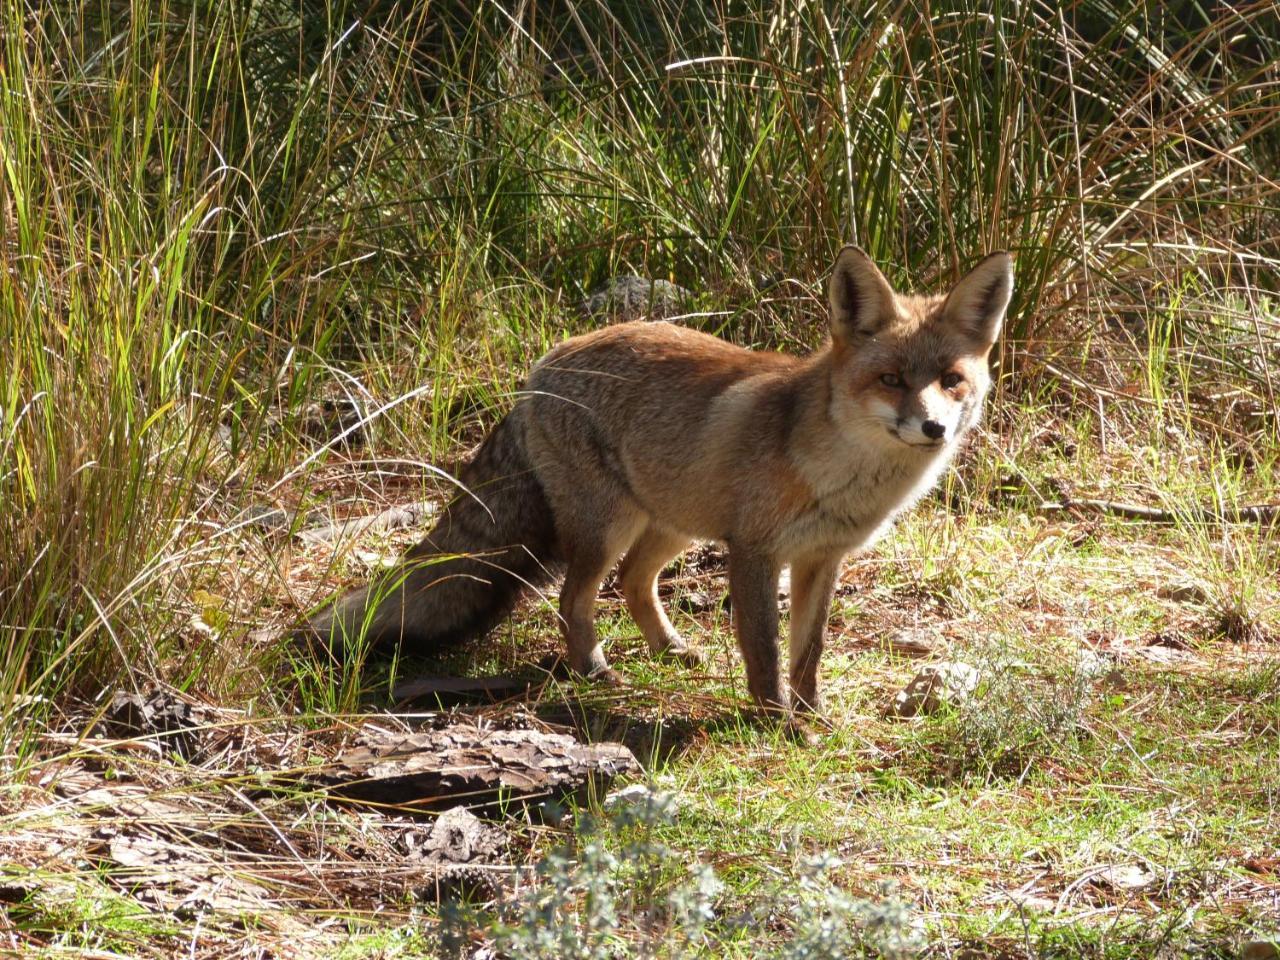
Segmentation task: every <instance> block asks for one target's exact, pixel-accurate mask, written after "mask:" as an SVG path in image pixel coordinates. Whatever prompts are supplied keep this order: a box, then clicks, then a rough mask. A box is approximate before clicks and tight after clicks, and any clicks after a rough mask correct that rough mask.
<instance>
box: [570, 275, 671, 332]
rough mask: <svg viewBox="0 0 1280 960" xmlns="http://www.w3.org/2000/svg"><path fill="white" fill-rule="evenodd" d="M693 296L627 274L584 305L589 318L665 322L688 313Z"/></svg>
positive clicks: (660, 282)
mask: <svg viewBox="0 0 1280 960" xmlns="http://www.w3.org/2000/svg"><path fill="white" fill-rule="evenodd" d="M692 300H693V294H692V293H691V292H689V291H688V290H686V289H685V288H684V287H679V286H676V285H675V284H674V283H671V282H670V281H669V280H648V279H645V278H644V277H637V276H635V275H634V274H623V275H621V276H617V277H613V278H612V279H610V280H606V281H605V282H604V283H602V284H601V285H600V286H598V287H596V288H595V289H594V290H592V291H591V293H589V294H587V298H586V299H585V300H583V301H582V305H581V311H582V313H584V314H586V315H587V316H589V317H597V318H606V319H610V320H616V321H619V322H621V321H627V320H641V319H644V320H662V319H665V318H667V317H673V316H675V315H677V314H679V313H682V312H684V310H685V309H687V307H688V305H689V304H690V303H691V301H692Z"/></svg>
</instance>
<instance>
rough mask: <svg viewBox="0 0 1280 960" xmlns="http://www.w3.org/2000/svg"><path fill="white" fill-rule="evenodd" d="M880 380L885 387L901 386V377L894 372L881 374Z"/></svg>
mask: <svg viewBox="0 0 1280 960" xmlns="http://www.w3.org/2000/svg"><path fill="white" fill-rule="evenodd" d="M880 382H881V383H883V384H884V385H885V386H886V387H900V386H902V378H901V377H900V376H898V375H897V374H896V373H885V374H881V376H880Z"/></svg>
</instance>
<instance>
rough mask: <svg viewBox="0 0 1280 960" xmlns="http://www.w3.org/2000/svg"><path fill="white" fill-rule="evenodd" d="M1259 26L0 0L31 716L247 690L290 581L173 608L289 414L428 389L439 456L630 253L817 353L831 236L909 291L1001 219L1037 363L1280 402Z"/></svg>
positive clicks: (1094, 378)
mask: <svg viewBox="0 0 1280 960" xmlns="http://www.w3.org/2000/svg"><path fill="white" fill-rule="evenodd" d="M1274 24H1275V20H1274V9H1273V6H1272V5H1271V4H1270V3H1263V2H1258V3H1246V4H1236V5H1231V6H1227V5H1222V6H1215V7H1211V8H1206V7H1202V6H1201V5H1196V4H1190V3H1187V4H1165V5H1160V6H1158V7H1157V6H1153V5H1148V4H1138V3H1110V2H1106V0H1091V2H1080V3H1074V4H1068V5H1065V6H1063V5H1050V4H1044V3H996V4H994V5H992V6H990V7H988V8H986V9H984V10H983V11H981V12H976V11H975V10H974V9H972V7H971V5H964V4H950V3H944V4H922V3H917V2H907V3H902V4H896V5H887V4H878V3H873V4H866V5H857V4H850V5H835V6H832V5H824V4H814V3H791V2H772V3H765V2H761V0H749V2H747V3H743V4H737V5H731V6H730V7H725V8H716V7H712V6H706V5H695V4H675V3H669V2H665V0H627V2H622V3H611V4H605V3H602V2H573V0H547V2H532V3H525V4H520V5H512V4H503V3H497V2H494V3H487V4H483V5H478V6H477V5H471V4H461V3H456V2H442V3H438V4H425V5H420V4H410V3H405V2H393V0H386V2H366V3H357V2H354V0H351V2H347V0H330V2H327V3H325V2H315V0H307V2H305V3H302V4H296V3H285V2H283V0H243V2H234V3H226V4H214V5H208V4H202V3H195V2H189V0H157V2H149V3H144V2H141V0H95V2H88V0H86V2H70V3H62V4H38V3H34V2H24V0H4V3H3V6H2V7H0V33H2V34H3V37H2V40H0V42H2V44H3V46H2V48H0V49H2V51H3V52H2V61H0V172H2V183H3V186H2V187H0V261H2V265H3V269H2V270H0V329H2V330H3V340H2V341H0V343H2V349H3V355H2V356H0V365H2V371H3V382H2V383H0V391H2V396H3V406H2V408H0V409H2V410H3V413H2V416H3V422H2V424H0V502H2V503H4V504H5V507H6V509H5V510H4V511H3V514H0V707H3V708H4V710H3V713H4V715H5V716H6V717H14V716H15V714H14V712H13V709H12V708H13V707H14V706H15V705H16V704H18V703H23V704H28V705H30V704H32V703H39V702H43V701H34V700H32V699H31V697H32V695H43V696H49V695H55V694H59V693H63V692H74V693H90V692H94V691H96V690H97V689H98V688H99V686H100V685H102V684H104V683H106V682H114V681H115V680H116V679H117V678H119V677H120V676H121V675H125V676H131V677H133V678H135V679H141V678H144V677H147V676H153V675H160V676H164V677H167V678H169V679H171V680H174V681H176V682H179V683H181V684H184V685H204V686H206V687H209V688H211V690H212V692H215V693H221V694H235V692H236V691H237V690H241V689H242V688H243V687H244V685H245V683H246V681H247V680H249V679H251V678H252V677H253V676H254V675H255V674H254V671H255V670H259V669H261V665H260V664H255V663H253V662H252V660H251V659H250V662H244V660H243V658H241V659H237V658H236V656H235V655H234V654H233V653H232V651H234V650H235V649H237V648H238V647H240V646H242V645H243V642H244V635H245V633H246V632H247V630H248V628H249V627H250V626H252V625H254V624H255V623H256V622H258V621H260V620H261V619H262V618H263V617H264V616H266V614H264V613H263V611H262V610H261V603H262V599H263V598H262V597H261V596H260V595H258V594H252V593H246V592H245V591H244V590H241V591H240V592H239V593H237V594H236V595H235V596H234V597H232V598H230V600H229V601H228V603H229V606H230V607H231V612H230V614H229V615H228V616H227V617H226V618H225V623H224V624H223V625H222V626H221V627H220V629H219V630H218V631H215V633H216V636H214V637H213V638H212V639H210V638H209V637H208V636H207V635H206V634H204V633H201V634H191V632H190V631H189V630H188V629H187V628H186V627H187V624H188V622H189V620H190V617H191V615H192V613H193V608H194V606H195V605H197V603H198V601H193V599H192V598H193V597H195V596H197V595H198V593H199V591H206V592H214V593H217V592H219V591H221V593H222V594H223V595H225V594H226V593H227V592H228V591H233V592H234V590H235V588H234V583H237V582H240V581H238V580H235V578H231V579H230V580H228V577H229V575H230V574H231V573H233V572H237V571H239V570H240V568H241V566H242V565H243V563H244V557H243V556H242V554H241V553H239V552H238V549H239V548H237V547H234V546H233V545H232V544H233V543H234V542H235V541H234V538H230V537H228V536H226V531H227V530H228V529H229V528H230V527H231V526H234V522H235V518H236V517H237V516H238V511H240V509H241V508H243V507H245V506H249V505H251V504H252V503H253V501H254V499H255V497H260V496H262V495H264V494H265V493H266V492H268V491H271V492H278V491H280V490H281V489H285V488H286V486H287V489H288V490H289V491H291V493H292V495H294V496H295V497H296V496H300V495H301V494H300V492H299V488H300V487H301V483H302V481H303V480H304V479H305V470H303V469H300V468H301V467H302V465H303V464H308V465H310V464H312V463H315V462H318V461H319V460H322V459H323V457H319V458H317V457H315V455H314V452H313V451H311V450H310V449H309V448H305V447H303V446H302V445H301V444H300V443H298V442H295V439H296V438H295V437H294V435H293V434H292V433H290V432H289V431H288V430H286V431H284V432H282V433H280V432H269V431H268V429H267V425H268V424H269V423H270V422H273V421H272V418H273V417H278V416H283V417H284V421H285V422H286V423H287V422H288V418H289V417H290V416H293V415H296V414H297V412H298V411H299V410H300V409H301V408H302V407H303V406H304V405H305V404H306V403H307V402H309V401H310V400H312V399H314V398H315V397H316V396H317V395H318V394H319V393H320V392H321V391H322V390H324V389H326V388H330V387H333V386H334V385H335V384H337V385H340V386H341V387H342V388H343V389H349V390H357V391H360V392H362V394H363V395H367V396H368V397H369V398H372V400H373V401H374V403H373V408H374V409H376V408H377V406H378V405H379V404H385V403H387V402H389V401H391V400H394V399H395V398H396V397H398V396H401V395H403V394H406V393H407V392H408V391H409V390H410V389H411V388H418V387H421V388H423V389H421V390H420V392H419V393H416V394H414V395H413V396H412V397H410V398H408V399H407V400H406V402H404V403H401V404H399V405H398V406H396V407H395V408H394V410H393V411H391V412H390V413H388V415H387V416H386V417H385V418H384V419H386V420H387V421H388V422H389V423H390V425H391V427H392V428H393V429H391V430H390V431H387V432H385V433H384V434H383V436H384V437H389V438H391V439H390V440H386V441H384V446H390V447H392V449H387V450H384V451H383V452H386V453H394V454H398V455H404V454H406V453H407V454H409V455H410V457H411V459H417V460H427V459H430V458H432V457H433V456H435V455H437V454H439V453H440V452H441V450H442V449H443V446H444V445H445V444H446V443H447V442H448V441H451V440H453V439H455V438H456V437H457V436H459V435H460V434H461V433H465V429H464V427H465V424H462V423H460V422H459V417H460V414H459V410H467V411H477V410H478V412H479V415H480V416H481V418H485V417H488V416H491V415H492V413H493V412H494V410H493V408H494V407H501V406H502V405H503V404H505V403H506V402H508V401H507V400H506V399H505V398H507V397H509V395H510V392H511V391H512V389H513V388H514V386H515V384H516V382H517V381H518V377H519V372H520V368H521V367H523V366H524V365H525V364H526V363H527V362H528V360H529V359H530V358H531V357H533V356H536V355H537V353H538V352H539V351H540V350H541V349H542V348H543V347H544V346H545V345H546V344H547V343H548V342H549V341H551V340H553V339H555V338H556V337H558V336H560V335H561V334H562V332H563V331H565V330H566V329H567V328H569V327H571V326H572V324H573V323H574V322H575V321H572V320H570V319H568V316H569V314H568V312H567V311H565V310H564V309H563V308H564V307H566V306H568V305H569V304H570V303H571V302H572V301H574V300H576V299H577V298H578V297H579V296H580V295H581V293H582V292H583V291H584V290H585V289H587V288H589V287H590V286H591V285H593V284H594V283H596V282H598V281H600V280H602V279H605V278H607V277H609V276H610V275H612V274H615V273H619V272H623V271H635V272H641V273H644V274H646V275H648V276H661V277H666V278H669V279H672V280H676V281H678V282H681V283H684V284H685V285H688V286H691V287H696V288H698V290H699V292H700V293H702V294H705V295H706V296H707V297H708V298H709V299H710V301H711V303H712V304H713V305H717V304H720V305H723V306H725V307H732V306H734V304H736V303H741V302H747V303H752V304H756V305H755V306H753V307H751V308H750V309H748V310H745V311H740V312H738V313H732V312H719V311H712V312H711V313H712V314H713V318H712V319H710V320H707V321H706V322H708V323H711V324H714V325H716V326H717V327H723V328H724V332H725V333H726V335H729V336H734V337H738V338H739V339H751V340H757V341H768V342H781V341H787V340H790V341H793V342H795V343H798V344H801V345H803V344H807V343H812V342H814V341H815V340H816V339H817V337H819V336H820V330H821V323H820V322H819V320H818V316H819V311H818V308H817V298H816V297H815V296H814V295H813V294H814V293H815V292H816V290H817V289H818V288H817V286H816V284H815V281H816V279H817V274H818V273H819V271H820V270H821V269H822V266H823V265H824V264H825V263H827V262H829V260H830V257H831V254H832V252H833V251H834V250H835V249H836V248H837V247H838V245H839V244H840V243H842V242H844V241H848V240H854V241H857V242H859V243H861V244H862V245H863V246H864V247H866V248H867V249H868V250H869V251H870V252H871V253H872V254H873V255H874V256H875V257H876V258H877V259H878V260H880V261H881V262H882V263H884V264H885V265H886V266H887V268H888V270H889V272H890V274H891V277H892V279H894V280H895V281H897V282H899V283H901V284H902V285H903V286H929V285H938V286H941V285H944V284H945V283H946V282H948V281H949V280H950V279H951V278H952V277H953V276H954V275H955V274H956V272H957V271H958V270H960V269H962V268H963V267H965V266H966V265H967V264H968V262H969V261H971V260H972V258H973V257H975V256H976V255H977V254H979V253H981V252H983V251H985V250H987V249H989V248H993V247H997V246H1004V247H1009V248H1011V249H1012V250H1014V251H1015V253H1016V254H1017V256H1018V262H1019V268H1018V269H1019V275H1020V281H1019V293H1018V297H1019V300H1018V303H1017V304H1015V310H1014V314H1013V319H1012V322H1011V330H1010V338H1009V340H1008V341H1007V342H1006V345H1005V347H1004V351H1005V355H1004V358H1003V359H1004V361H1005V364H1006V366H1005V369H1007V370H1009V371H1012V372H1014V373H1015V374H1016V375H1017V376H1019V377H1021V378H1022V379H1021V380H1020V381H1015V385H1016V383H1039V382H1046V381H1044V380H1043V379H1041V378H1042V375H1043V374H1045V373H1046V372H1049V373H1050V374H1051V377H1052V378H1053V379H1052V380H1050V381H1048V382H1053V383H1057V382H1063V381H1065V382H1067V383H1069V384H1070V383H1074V384H1077V385H1079V384H1085V385H1086V386H1089V385H1101V387H1103V388H1105V389H1108V390H1112V391H1119V392H1122V393H1123V392H1125V391H1128V390H1130V389H1131V383H1132V382H1133V380H1134V374H1135V371H1138V372H1141V371H1145V370H1149V369H1151V357H1152V355H1153V354H1158V359H1161V362H1166V361H1168V360H1169V359H1170V358H1172V359H1173V360H1174V361H1177V363H1182V364H1186V363H1194V364H1196V365H1197V369H1199V370H1202V371H1204V375H1203V376H1202V377H1200V378H1199V379H1198V380H1197V381H1196V383H1197V390H1196V391H1195V392H1194V395H1191V392H1189V391H1187V390H1183V391H1181V396H1182V397H1183V398H1184V399H1186V400H1188V401H1189V402H1193V403H1202V404H1204V405H1207V406H1208V407H1209V408H1210V409H1214V410H1215V411H1216V407H1215V406H1214V405H1215V404H1217V405H1219V406H1220V405H1221V403H1222V401H1221V397H1222V396H1224V391H1227V390H1230V391H1231V393H1230V396H1231V398H1232V399H1231V401H1230V409H1229V411H1228V412H1227V414H1226V415H1224V416H1223V417H1218V418H1217V420H1218V421H1219V422H1223V421H1227V420H1229V421H1231V422H1232V423H1236V420H1235V419H1233V418H1237V417H1239V418H1246V419H1247V422H1248V423H1249V424H1252V426H1250V427H1249V429H1255V430H1257V429H1261V430H1274V429H1275V419H1274V417H1273V416H1271V415H1270V414H1269V413H1268V411H1273V410H1274V409H1275V378H1276V364H1277V356H1276V347H1275V342H1276V328H1277V312H1276V307H1275V303H1276V299H1275V298H1276V293H1277V291H1276V284H1277V280H1276V277H1277V276H1280V273H1278V272H1277V267H1278V266H1280V240H1277V238H1278V237H1280V216H1278V215H1277V212H1278V205H1277V181H1276V179H1275V171H1276V170H1277V169H1280V163H1277V160H1280V132H1278V131H1280V127H1278V126H1277V117H1280V98H1278V97H1277V87H1276V84H1277V77H1276V74H1275V64H1276V63H1277V62H1278V61H1280V34H1277V31H1276V30H1275V29H1274ZM764 279H768V281H769V283H770V284H771V285H770V286H769V287H768V289H767V292H763V293H760V292H757V288H759V287H760V286H761V285H762V280H764ZM779 279H781V280H782V281H784V282H782V283H777V282H776V281H778V280H779ZM786 281H797V282H786ZM723 318H727V319H723ZM695 322H697V321H695ZM1176 366H1177V364H1174V365H1173V366H1172V367H1170V368H1169V370H1170V372H1169V375H1168V376H1169V378H1172V379H1176V370H1175V368H1176ZM460 397H462V398H470V399H471V400H474V399H475V398H479V402H478V403H475V402H467V403H461V404H460V403H457V402H455V401H456V400H458V399H459V398H460ZM1201 419H1213V418H1204V417H1202V418H1201ZM1240 422H1244V421H1240ZM375 452H376V451H375ZM282 480H283V481H287V483H286V484H284V485H282V484H281V481H282ZM228 584H231V585H230V586H229V585H228ZM215 585H220V586H218V588H217V589H214V586H215ZM297 602H299V603H305V602H306V598H305V597H304V598H300V599H299V600H298V601H297ZM291 612H292V610H289V609H286V610H284V611H281V612H280V614H279V615H280V616H285V615H287V614H289V613H291Z"/></svg>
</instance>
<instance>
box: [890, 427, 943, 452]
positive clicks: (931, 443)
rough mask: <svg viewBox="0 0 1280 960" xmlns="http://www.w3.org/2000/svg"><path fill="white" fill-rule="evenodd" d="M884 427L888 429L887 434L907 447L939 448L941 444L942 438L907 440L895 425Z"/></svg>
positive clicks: (919, 448) (920, 448) (921, 448)
mask: <svg viewBox="0 0 1280 960" xmlns="http://www.w3.org/2000/svg"><path fill="white" fill-rule="evenodd" d="M886 429H887V430H888V431H889V434H890V435H891V436H892V437H893V438H894V439H895V440H897V441H898V442H899V443H902V444H905V445H906V446H908V447H915V448H916V449H917V450H939V449H941V448H942V446H943V441H942V440H925V441H915V440H908V439H907V438H906V437H904V436H903V435H902V434H901V433H899V432H898V428H897V427H887V428H886Z"/></svg>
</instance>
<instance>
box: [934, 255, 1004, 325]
mask: <svg viewBox="0 0 1280 960" xmlns="http://www.w3.org/2000/svg"><path fill="white" fill-rule="evenodd" d="M1012 296H1013V258H1012V257H1010V256H1009V254H1008V253H1006V252H1005V251H1004V250H1000V251H997V252H996V253H993V254H990V255H989V256H987V257H986V258H985V259H984V260H983V261H982V262H981V263H979V264H978V265H977V266H976V267H974V268H973V269H972V270H970V271H969V272H968V273H967V274H965V276H964V279H962V280H961V281H960V282H959V283H957V284H956V285H955V287H954V288H953V289H952V290H951V292H950V293H949V294H947V301H946V303H945V304H943V307H942V316H943V319H944V320H945V321H946V322H947V323H950V324H954V325H956V326H958V327H960V328H961V329H962V330H964V331H965V332H966V333H968V334H969V335H970V336H972V337H974V338H975V339H977V340H980V341H981V342H983V343H985V344H988V345H990V344H993V343H995V342H996V337H998V336H1000V326H1001V324H1003V323H1004V312H1005V310H1007V309H1008V308H1009V298H1010V297H1012Z"/></svg>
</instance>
